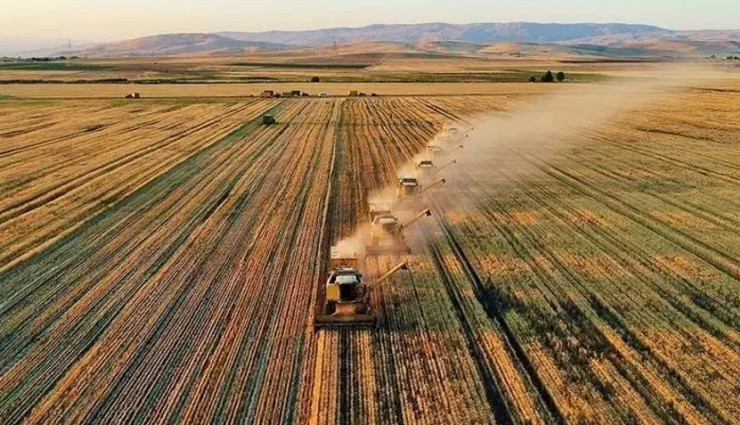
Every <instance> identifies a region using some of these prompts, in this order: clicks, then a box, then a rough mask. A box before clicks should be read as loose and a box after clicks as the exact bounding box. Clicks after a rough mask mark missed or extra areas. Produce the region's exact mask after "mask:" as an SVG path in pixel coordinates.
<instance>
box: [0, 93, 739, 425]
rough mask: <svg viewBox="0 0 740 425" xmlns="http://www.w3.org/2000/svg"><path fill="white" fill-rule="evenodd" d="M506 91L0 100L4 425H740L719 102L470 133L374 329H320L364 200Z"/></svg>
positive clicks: (734, 225)
mask: <svg viewBox="0 0 740 425" xmlns="http://www.w3.org/2000/svg"><path fill="white" fill-rule="evenodd" d="M521 86H524V85H520V87H521ZM512 87H514V88H517V86H516V85H512ZM524 87H526V88H524V89H522V90H519V89H518V88H517V89H516V90H510V89H509V88H507V87H506V86H503V87H502V88H501V90H502V91H501V92H500V93H498V94H496V95H493V94H495V93H484V94H482V95H477V96H454V95H447V96H437V97H435V96H399V97H388V98H383V97H379V98H369V97H368V98H347V99H345V98H329V99H283V100H277V99H275V100H273V99H221V100H219V99H209V100H208V101H198V100H197V99H187V100H175V99H170V100H156V101H148V100H144V101H142V102H131V103H123V102H120V101H111V100H100V99H98V100H56V101H51V100H48V101H21V100H10V101H2V102H0V114H1V115H0V189H2V192H1V193H2V195H1V196H0V422H2V423H22V422H28V423H56V422H66V423H79V422H94V423H112V422H116V421H124V422H146V423H183V422H184V423H222V422H223V423H232V422H242V423H243V422H248V423H250V422H254V423H270V424H274V423H286V422H287V423H291V422H294V423H316V424H320V423H322V424H332V423H387V424H396V423H430V424H431V423H489V422H496V423H520V424H528V423H532V424H534V423H583V424H586V423H589V424H590V423H656V424H659V423H707V424H730V423H736V420H737V417H740V388H739V387H738V382H739V381H740V333H739V332H738V330H739V329H740V286H739V282H740V264H739V262H738V258H740V237H739V236H738V234H739V233H738V228H739V226H738V222H739V220H740V216H739V215H738V211H739V207H740V191H738V186H739V185H740V165H739V164H740V146H739V145H740V124H739V123H740V110H739V109H738V107H737V106H738V105H740V92H738V91H737V90H726V89H724V88H721V87H713V88H710V89H707V88H702V89H700V88H686V89H684V90H681V91H680V92H676V93H673V94H671V95H670V96H667V97H664V98H661V99H659V100H656V101H655V102H650V103H649V104H646V105H644V106H641V107H640V109H639V110H637V111H631V112H625V113H622V114H620V115H618V116H616V117H613V118H614V119H612V120H610V121H609V122H607V123H603V124H600V125H598V126H596V127H588V128H578V129H574V130H572V131H570V130H568V129H567V128H566V129H563V130H562V132H564V133H566V136H567V139H568V140H569V143H568V144H567V145H566V146H565V147H563V146H555V143H554V142H553V143H550V142H549V141H547V140H545V141H539V143H538V144H537V149H536V150H533V149H531V148H530V147H528V146H525V145H521V146H520V145H516V144H514V145H507V146H505V147H502V148H500V149H495V150H491V149H485V146H486V144H495V143H496V135H495V134H485V135H482V134H479V135H477V136H474V137H473V138H472V139H471V141H470V142H469V143H470V145H468V146H466V149H470V148H473V147H475V146H476V144H477V145H478V146H479V149H478V150H477V151H476V150H471V151H469V152H467V153H460V158H459V159H460V162H461V164H460V165H458V166H457V167H454V168H450V169H448V170H446V171H445V174H446V176H447V177H448V178H449V182H448V184H447V185H446V186H443V187H441V188H440V189H437V190H435V192H433V196H427V198H426V202H427V204H428V206H429V207H431V208H432V209H433V211H434V216H433V217H432V218H431V219H430V220H427V221H425V222H421V223H420V225H419V226H418V227H417V228H416V229H415V230H414V232H413V234H412V235H411V239H412V242H413V244H412V246H413V248H414V251H413V253H412V254H410V255H407V256H403V257H404V258H405V259H407V260H408V261H409V262H410V263H411V272H410V273H408V274H399V275H396V277H394V278H392V279H391V280H390V281H389V282H386V284H384V285H383V286H382V287H380V288H378V289H377V290H376V291H374V292H373V304H374V306H376V309H377V311H378V315H379V317H380V321H379V323H378V326H377V327H376V328H374V329H366V330H321V331H314V330H313V328H312V326H311V318H312V315H313V314H314V303H315V297H316V286H317V285H319V284H320V282H321V281H323V279H324V278H325V274H326V272H327V270H326V268H327V263H328V252H329V247H330V246H331V245H332V244H334V243H336V242H337V241H339V240H341V239H342V238H345V237H350V236H352V235H353V234H354V233H355V231H356V229H357V228H358V227H360V226H362V225H363V224H365V222H366V220H367V218H366V217H367V201H368V199H369V197H370V196H371V193H372V192H373V191H375V190H378V189H381V188H383V187H386V186H388V185H392V184H393V181H394V179H395V178H396V176H397V169H398V168H399V167H402V166H403V164H404V163H406V162H408V161H410V160H412V159H413V158H415V157H416V156H417V154H418V153H419V152H422V151H423V150H424V148H425V146H426V144H427V143H428V142H430V141H431V140H432V139H433V138H434V137H435V135H436V134H437V133H438V132H439V131H440V130H441V129H442V126H443V125H444V124H445V123H450V122H455V123H457V124H456V125H457V126H459V127H461V128H464V127H466V126H468V125H472V124H474V123H476V120H478V117H480V116H481V114H484V113H485V114H493V116H502V117H505V116H507V115H508V114H511V113H512V112H513V111H516V108H517V107H518V106H519V105H520V104H522V103H532V102H535V103H536V102H537V96H538V95H544V94H545V92H544V91H543V92H539V93H536V92H531V93H530V90H532V91H534V90H537V89H536V88H530V87H541V86H524ZM734 87H737V86H734ZM487 90H488V89H487ZM491 90H493V89H491ZM507 90H509V91H507ZM548 90H549V89H548ZM51 97H53V96H51ZM65 97H66V96H65ZM268 111H269V112H271V113H274V114H275V115H276V116H277V117H278V121H279V122H278V124H277V125H275V126H270V127H265V126H262V125H260V117H261V115H262V114H263V113H266V112H268ZM399 259H400V258H397V257H395V256H381V257H377V258H373V259H370V260H368V264H367V270H365V272H366V273H367V274H368V275H371V276H372V275H376V274H377V273H379V272H380V271H382V270H384V269H387V268H388V267H390V266H391V265H392V264H393V263H395V262H397V261H398V260H399Z"/></svg>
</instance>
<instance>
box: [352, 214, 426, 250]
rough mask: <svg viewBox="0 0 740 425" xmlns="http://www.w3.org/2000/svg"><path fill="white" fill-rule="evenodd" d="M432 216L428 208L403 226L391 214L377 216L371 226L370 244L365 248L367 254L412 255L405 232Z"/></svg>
mask: <svg viewBox="0 0 740 425" xmlns="http://www.w3.org/2000/svg"><path fill="white" fill-rule="evenodd" d="M431 215H432V211H431V210H430V209H428V208H427V209H425V210H424V211H422V212H420V213H419V214H417V215H415V216H414V217H413V218H412V219H411V220H409V221H407V222H406V223H403V224H401V222H400V220H398V218H396V216H395V215H393V214H391V213H384V214H379V215H376V216H375V218H374V219H373V221H372V223H371V224H370V243H369V244H368V245H367V246H366V247H365V254H366V255H388V254H410V253H411V247H410V246H409V244H408V243H407V242H406V236H405V234H404V231H405V230H406V229H408V227H409V226H411V225H412V224H414V223H416V222H417V221H419V220H421V219H422V218H424V217H429V216H431Z"/></svg>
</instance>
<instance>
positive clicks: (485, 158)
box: [435, 64, 718, 210]
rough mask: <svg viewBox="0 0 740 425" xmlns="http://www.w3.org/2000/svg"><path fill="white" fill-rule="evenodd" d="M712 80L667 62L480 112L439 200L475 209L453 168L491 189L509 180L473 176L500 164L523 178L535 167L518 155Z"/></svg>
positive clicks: (704, 72) (554, 149)
mask: <svg viewBox="0 0 740 425" xmlns="http://www.w3.org/2000/svg"><path fill="white" fill-rule="evenodd" d="M716 78H718V76H717V74H716V73H713V71H712V70H711V69H707V68H702V67H697V66H685V65H684V66H681V65H676V64H671V65H670V68H665V69H660V70H657V71H655V72H652V73H650V74H648V73H646V74H645V75H644V76H643V77H641V78H630V79H621V80H616V81H613V82H609V83H604V84H588V85H570V86H566V87H562V89H561V90H560V91H559V92H557V93H555V94H552V95H548V96H545V97H541V98H538V99H534V100H532V101H531V102H529V103H527V104H524V105H521V106H519V107H516V108H514V109H512V110H510V111H507V112H505V113H501V112H498V113H493V114H487V115H482V116H479V117H478V118H476V119H474V120H473V121H472V123H473V126H474V130H472V131H471V132H470V134H469V138H467V139H465V140H464V145H465V147H464V149H462V150H460V151H457V152H456V153H455V154H454V155H453V157H454V159H457V160H458V161H459V164H458V165H453V166H452V167H449V168H448V169H446V170H445V171H444V172H443V174H444V175H445V177H447V181H448V183H447V184H446V185H445V187H444V189H443V191H444V194H445V195H446V196H443V197H439V199H438V202H441V203H442V206H443V207H450V208H455V209H457V210H460V209H461V208H464V209H469V208H475V205H470V203H467V204H466V203H465V201H466V199H464V197H462V196H456V195H455V191H456V190H458V189H460V188H462V185H466V184H470V183H471V181H470V180H471V179H469V178H467V179H463V178H462V177H461V176H460V175H459V173H456V172H455V171H456V167H460V168H462V169H463V170H464V171H465V173H466V174H467V175H468V176H470V177H472V180H473V182H472V183H475V184H479V185H480V184H483V185H485V192H487V193H491V191H495V190H496V189H497V188H499V187H505V186H507V185H509V184H511V183H512V182H511V181H507V180H506V179H502V180H499V181H490V180H486V181H484V180H483V179H477V178H475V177H476V175H480V173H485V172H487V171H489V170H490V169H491V168H492V167H499V168H503V169H504V170H506V171H512V173H515V174H516V175H517V176H527V175H528V174H529V173H530V172H533V171H534V169H535V168H534V166H533V165H531V163H529V162H528V161H525V160H524V159H523V158H522V157H526V156H532V157H535V158H537V159H540V160H547V159H548V158H551V157H552V156H553V155H556V154H558V153H559V152H562V151H564V150H566V149H569V148H572V147H574V146H575V145H576V144H578V143H579V142H582V141H584V140H585V139H586V137H584V136H578V134H580V133H581V132H583V131H585V130H589V129H594V128H598V127H600V126H602V125H604V124H606V123H608V122H611V121H613V120H615V119H619V117H620V115H621V114H623V113H626V112H630V111H634V110H639V109H640V108H642V107H644V106H646V105H648V104H650V103H653V102H658V101H661V100H664V99H666V98H668V97H669V96H671V95H673V94H676V93H680V92H682V91H684V90H686V88H687V87H691V86H693V85H697V84H699V83H702V82H705V81H708V80H712V79H716ZM450 125H457V126H459V125H460V124H456V123H451V124H450ZM435 143H436V142H435ZM442 162H446V161H445V160H442ZM440 165H441V164H440ZM512 173H508V174H509V175H511V174H512Z"/></svg>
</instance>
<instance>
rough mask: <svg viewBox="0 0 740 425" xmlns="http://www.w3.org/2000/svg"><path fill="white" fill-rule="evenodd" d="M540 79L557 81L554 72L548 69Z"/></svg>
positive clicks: (544, 81)
mask: <svg viewBox="0 0 740 425" xmlns="http://www.w3.org/2000/svg"><path fill="white" fill-rule="evenodd" d="M540 81H542V82H543V83H552V82H553V81H555V77H553V76H552V72H550V71H549V70H548V71H547V72H546V73H545V75H543V76H542V78H540Z"/></svg>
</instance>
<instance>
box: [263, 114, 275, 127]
mask: <svg viewBox="0 0 740 425" xmlns="http://www.w3.org/2000/svg"><path fill="white" fill-rule="evenodd" d="M275 123H277V120H276V119H275V116H274V115H271V114H265V115H262V124H263V125H273V124H275Z"/></svg>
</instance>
